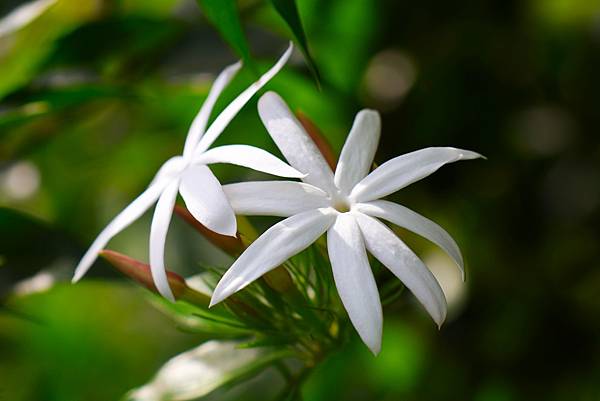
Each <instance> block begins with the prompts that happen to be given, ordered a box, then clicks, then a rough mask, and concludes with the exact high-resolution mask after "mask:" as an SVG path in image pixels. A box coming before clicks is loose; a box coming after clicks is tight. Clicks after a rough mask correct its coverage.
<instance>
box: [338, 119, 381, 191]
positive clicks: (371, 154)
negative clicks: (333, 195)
mask: <svg viewBox="0 0 600 401" xmlns="http://www.w3.org/2000/svg"><path fill="white" fill-rule="evenodd" d="M380 130H381V118H380V117H379V113H378V112H376V111H375V110H361V111H360V112H359V113H358V114H357V115H356V118H355V119H354V124H352V129H351V130H350V134H349V135H348V138H347V139H346V143H345V144H344V148H343V149H342V154H341V155H340V160H339V161H338V164H337V168H336V170H335V185H336V186H337V187H338V188H339V189H341V190H342V191H343V192H344V193H346V194H349V193H350V191H352V188H354V186H355V185H356V184H357V183H358V182H359V181H360V180H362V179H363V178H365V177H366V175H367V174H369V171H370V170H371V165H372V164H373V159H374V158H375V152H376V151H377V145H378V144H379V132H380Z"/></svg>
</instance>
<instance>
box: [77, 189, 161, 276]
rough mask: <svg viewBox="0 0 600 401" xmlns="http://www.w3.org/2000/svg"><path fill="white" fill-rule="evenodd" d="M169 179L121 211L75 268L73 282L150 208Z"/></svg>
mask: <svg viewBox="0 0 600 401" xmlns="http://www.w3.org/2000/svg"><path fill="white" fill-rule="evenodd" d="M168 183H169V181H165V180H158V181H156V182H154V183H153V184H151V185H150V186H149V187H148V188H147V189H146V190H145V191H144V192H142V194H141V195H140V196H138V197H137V198H136V199H135V200H134V201H133V202H131V203H130V204H129V205H128V206H127V207H126V208H125V209H123V211H122V212H121V213H119V214H118V215H117V216H116V217H115V218H114V219H113V220H112V221H111V222H110V223H109V224H108V225H107V226H106V227H105V228H104V230H102V232H100V234H99V235H98V237H97V238H96V239H95V240H94V242H93V243H92V245H91V246H90V248H89V249H88V250H87V252H86V253H85V255H83V257H82V258H81V261H80V262H79V264H78V265H77V268H76V269H75V274H74V276H73V282H77V281H79V280H80V279H81V277H83V275H84V274H85V273H87V271H88V270H89V268H90V267H91V266H92V264H93V263H94V261H95V260H96V258H97V257H98V252H100V251H101V250H102V249H103V248H104V247H105V246H106V244H107V243H108V241H110V240H111V238H112V237H114V236H115V235H117V234H118V233H119V232H121V231H123V230H124V229H125V228H126V227H127V226H129V225H130V224H131V223H133V222H134V221H136V220H137V219H138V218H139V217H140V216H141V215H142V214H144V212H145V211H146V210H148V209H149V208H150V207H151V206H152V204H153V203H154V202H156V200H157V199H158V197H159V196H160V194H161V192H162V191H163V189H164V188H165V187H166V186H167V185H168Z"/></svg>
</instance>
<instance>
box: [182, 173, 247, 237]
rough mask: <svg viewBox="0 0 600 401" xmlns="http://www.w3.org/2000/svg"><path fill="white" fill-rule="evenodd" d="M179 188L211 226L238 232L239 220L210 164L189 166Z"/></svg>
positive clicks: (220, 231)
mask: <svg viewBox="0 0 600 401" xmlns="http://www.w3.org/2000/svg"><path fill="white" fill-rule="evenodd" d="M179 192H180V193H181V197H182V198H183V201H184V202H185V205H186V207H187V208H188V210H189V211H190V213H191V214H192V216H194V218H195V219H196V220H198V221H199V222H200V223H202V224H203V225H204V226H206V227H207V228H208V229H210V230H212V231H214V232H216V233H218V234H223V235H231V236H234V235H235V234H236V232H237V223H236V221H235V215H234V213H233V209H231V206H230V205H229V201H228V200H227V197H226V196H225V193H224V192H223V187H222V186H221V183H220V182H219V180H217V178H216V177H215V176H214V174H213V173H212V171H210V169H209V168H208V167H206V166H202V165H199V166H189V167H188V168H186V170H185V171H184V172H183V174H182V175H181V184H180V186H179Z"/></svg>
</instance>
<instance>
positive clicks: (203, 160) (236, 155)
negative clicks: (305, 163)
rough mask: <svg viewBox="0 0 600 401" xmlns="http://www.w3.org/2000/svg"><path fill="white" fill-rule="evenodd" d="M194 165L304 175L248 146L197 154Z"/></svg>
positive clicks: (270, 155)
mask: <svg viewBox="0 0 600 401" xmlns="http://www.w3.org/2000/svg"><path fill="white" fill-rule="evenodd" d="M193 162H194V163H198V164H212V163H229V164H237V165H238V166H243V167H248V168H251V169H253V170H256V171H262V172H263V173H268V174H273V175H276V176H279V177H289V178H302V177H304V176H305V175H304V174H302V173H301V172H299V171H298V170H296V169H295V168H293V167H291V166H289V165H288V164H286V163H285V162H283V161H281V160H280V159H278V158H277V157H275V156H273V155H272V154H270V153H269V152H267V151H266V150H263V149H260V148H257V147H254V146H248V145H226V146H219V147H216V148H212V149H209V150H207V151H206V152H204V153H198V155H197V156H195V157H194V159H193Z"/></svg>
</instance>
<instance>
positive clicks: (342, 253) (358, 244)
mask: <svg viewBox="0 0 600 401" xmlns="http://www.w3.org/2000/svg"><path fill="white" fill-rule="evenodd" d="M327 249H328V251H329V259H330V260H331V267H332V269H333V278H334V280H335V286H336V287H337V290H338V294H340V298H341V300H342V303H343V304H344V308H346V311H347V312H348V316H349V317H350V321H352V324H353V325H354V328H355V329H356V331H357V332H358V334H359V335H360V338H361V339H362V340H363V342H364V343H365V344H366V345H367V346H368V347H369V349H370V350H371V351H372V352H373V353H374V354H375V355H377V354H378V353H379V351H380V349H381V330H382V324H383V316H382V313H381V302H380V301H379V292H378V291H377V284H376V283H375V279H374V278H373V272H372V271H371V266H369V259H368V258H367V252H366V250H365V244H364V242H363V238H362V234H361V232H360V229H359V228H358V224H357V223H356V220H355V218H354V216H352V215H351V214H349V213H343V214H340V215H339V216H338V218H337V219H336V221H335V223H334V224H333V226H332V227H331V228H330V229H329V231H328V232H327Z"/></svg>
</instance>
